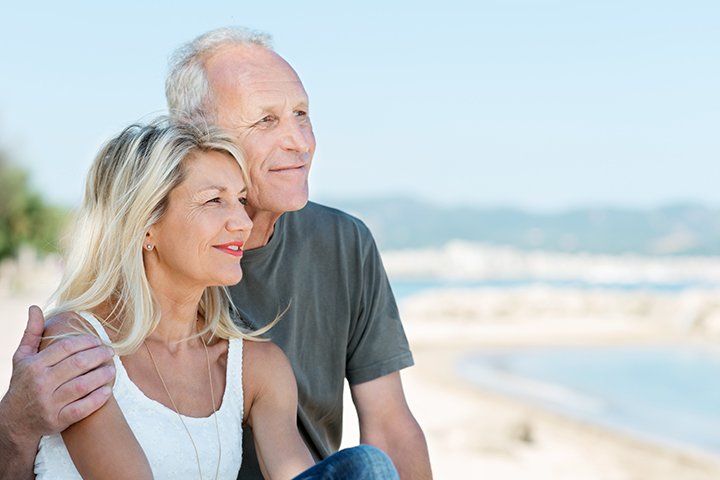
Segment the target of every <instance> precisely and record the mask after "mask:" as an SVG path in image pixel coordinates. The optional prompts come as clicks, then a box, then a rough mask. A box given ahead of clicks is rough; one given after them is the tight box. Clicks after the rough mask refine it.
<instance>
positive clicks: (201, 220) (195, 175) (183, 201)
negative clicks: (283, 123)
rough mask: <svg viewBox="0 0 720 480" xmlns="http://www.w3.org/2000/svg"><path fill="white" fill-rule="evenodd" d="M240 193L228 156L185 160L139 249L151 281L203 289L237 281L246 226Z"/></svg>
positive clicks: (197, 155) (237, 168)
mask: <svg viewBox="0 0 720 480" xmlns="http://www.w3.org/2000/svg"><path fill="white" fill-rule="evenodd" d="M245 195H246V185H245V181H244V180H243V175H242V171H241V170H240V166H239V165H238V163H237V162H236V161H235V159H234V158H232V157H231V156H230V155H228V154H226V153H222V152H216V151H211V152H198V153H195V154H193V155H192V156H191V157H189V158H187V159H185V179H184V180H183V182H182V183H181V184H180V185H178V186H177V187H175V188H174V189H173V190H172V191H171V192H170V195H169V199H168V206H167V209H166V211H165V213H164V214H163V216H162V218H161V219H160V221H159V222H158V223H156V224H155V225H153V226H152V227H151V228H150V230H149V232H148V235H147V237H146V239H145V245H148V244H151V245H152V246H153V249H152V250H147V249H146V250H144V252H145V253H144V255H145V270H146V272H147V274H148V279H149V280H150V282H151V284H153V283H155V281H157V282H161V283H159V284H158V286H160V285H166V286H169V287H170V288H182V287H184V286H187V287H190V288H200V289H204V288H205V287H208V286H214V285H234V284H236V283H238V282H239V281H240V279H241V278H242V270H241V268H240V259H241V258H242V255H243V245H244V243H245V241H246V240H247V238H248V236H249V235H250V229H251V228H252V221H251V220H250V217H248V215H247V213H246V212H245ZM153 286H154V287H155V285H153Z"/></svg>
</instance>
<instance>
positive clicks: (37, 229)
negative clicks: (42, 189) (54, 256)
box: [0, 152, 68, 260]
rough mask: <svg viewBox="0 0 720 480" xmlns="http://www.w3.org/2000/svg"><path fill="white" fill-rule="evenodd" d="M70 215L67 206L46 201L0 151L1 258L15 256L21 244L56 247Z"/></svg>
mask: <svg viewBox="0 0 720 480" xmlns="http://www.w3.org/2000/svg"><path fill="white" fill-rule="evenodd" d="M67 218H68V212H67V211H66V210H64V209H62V208H58V207H54V206H50V205H48V204H46V203H45V202H44V201H43V199H42V197H40V195H39V194H38V193H36V192H34V191H33V190H32V189H31V188H30V184H29V182H28V175H27V173H25V172H24V171H23V170H22V169H20V168H18V167H16V166H14V165H12V164H11V163H10V162H9V160H8V158H7V156H6V155H5V154H3V153H2V152H0V260H2V259H4V258H7V257H11V256H14V255H15V254H16V253H17V251H18V249H19V248H20V246H21V245H29V246H32V247H34V248H35V249H36V250H38V251H40V252H53V251H56V250H57V248H58V237H59V235H60V232H61V230H62V228H63V226H64V224H65V222H66V221H67Z"/></svg>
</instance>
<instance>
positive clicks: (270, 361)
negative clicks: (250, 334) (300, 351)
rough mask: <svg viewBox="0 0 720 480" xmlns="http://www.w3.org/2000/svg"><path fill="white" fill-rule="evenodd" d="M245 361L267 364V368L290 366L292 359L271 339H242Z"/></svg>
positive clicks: (247, 362)
mask: <svg viewBox="0 0 720 480" xmlns="http://www.w3.org/2000/svg"><path fill="white" fill-rule="evenodd" d="M242 349H243V360H244V361H243V363H244V364H245V366H246V368H247V367H248V365H250V364H258V365H263V366H267V368H274V367H283V366H284V365H287V366H288V367H290V361H289V360H288V358H287V355H285V352H283V351H282V349H281V348H280V347H278V346H277V345H276V344H274V343H273V342H270V341H267V342H265V341H258V340H247V339H243V340H242Z"/></svg>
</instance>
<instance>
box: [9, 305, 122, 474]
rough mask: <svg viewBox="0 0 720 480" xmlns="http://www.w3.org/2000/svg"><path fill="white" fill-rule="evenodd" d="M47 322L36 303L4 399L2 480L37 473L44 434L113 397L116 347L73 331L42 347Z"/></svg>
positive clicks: (79, 417)
mask: <svg viewBox="0 0 720 480" xmlns="http://www.w3.org/2000/svg"><path fill="white" fill-rule="evenodd" d="M44 327H45V322H44V319H43V314H42V311H41V310H40V308H38V307H37V306H35V305H33V306H31V307H30V309H29V311H28V322H27V327H26V328H25V333H24V335H23V337H22V339H21V340H20V345H19V346H18V349H17V350H16V351H15V354H14V355H13V371H12V377H11V379H10V387H9V389H8V391H7V393H6V394H5V396H4V397H3V398H2V400H0V465H1V466H2V467H0V479H3V480H4V479H9V478H13V479H15V478H33V475H32V471H33V462H34V458H35V454H36V452H37V445H38V442H39V441H40V437H42V436H43V435H51V434H54V433H58V432H61V431H63V430H65V429H66V428H67V427H68V426H69V425H71V424H73V423H75V422H77V421H79V420H81V419H83V418H85V417H87V416H88V415H90V414H91V413H93V412H94V411H96V410H97V409H98V408H100V407H101V406H102V405H103V404H104V403H105V402H106V401H107V399H108V398H109V397H110V394H111V387H110V386H111V385H112V382H113V380H114V378H115V368H114V366H113V364H112V355H113V353H112V350H111V349H110V348H109V347H106V346H103V345H102V344H101V342H100V340H99V339H98V338H97V337H95V336H92V335H73V336H69V337H66V338H62V339H60V340H57V341H56V342H54V343H52V344H50V345H49V346H48V347H46V348H44V349H43V350H42V351H38V350H39V347H40V342H41V340H42V334H43V330H44Z"/></svg>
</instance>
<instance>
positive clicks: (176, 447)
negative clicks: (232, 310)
mask: <svg viewBox="0 0 720 480" xmlns="http://www.w3.org/2000/svg"><path fill="white" fill-rule="evenodd" d="M81 315H82V317H83V318H85V319H86V320H87V321H88V322H89V323H90V324H91V325H92V326H93V327H94V328H95V330H97V332H98V335H99V336H100V338H101V339H102V340H104V341H105V342H110V338H109V337H108V335H107V332H105V329H104V328H103V326H102V325H101V324H100V322H99V321H98V320H97V319H96V318H95V317H94V316H92V314H89V313H81ZM242 342H243V341H242V340H241V339H232V340H230V341H229V345H228V361H227V372H226V375H225V393H224V394H223V398H222V403H221V405H220V409H219V410H218V411H217V413H216V414H217V416H218V418H217V424H218V428H219V430H220V442H221V444H222V450H221V452H222V457H221V460H220V470H219V475H218V478H221V479H232V480H235V479H236V478H237V475H238V471H239V470H240V463H241V461H242V419H243V392H242V357H243V356H242V347H243V344H242ZM113 361H114V362H115V369H116V372H117V373H116V376H115V385H114V386H113V395H114V396H115V400H117V403H118V405H119V406H120V409H121V410H122V412H123V415H124V416H125V420H126V421H127V423H128V425H130V428H131V429H132V431H133V433H134V434H135V438H137V440H138V442H139V443H140V446H141V447H142V449H143V451H144V452H145V455H146V456H147V459H148V461H149V462H150V467H151V468H152V471H153V476H154V477H155V478H156V479H178V478H182V479H194V478H198V465H197V460H196V457H195V450H194V449H193V446H192V443H191V442H190V439H189V438H188V435H187V432H186V431H185V428H184V427H183V425H182V423H181V422H180V419H179V418H178V416H177V413H176V412H175V411H174V410H171V409H169V408H168V407H166V406H164V405H163V404H161V403H159V402H157V401H155V400H152V399H150V398H148V397H147V396H145V394H144V393H143V392H142V391H141V390H140V389H139V388H138V387H137V385H135V384H134V383H133V382H132V381H131V380H130V377H128V374H127V371H125V368H124V367H123V364H122V362H121V361H120V357H119V356H117V355H115V357H113ZM208 395H209V394H208ZM182 418H183V420H184V422H185V425H187V428H188V430H190V433H191V435H192V438H193V441H194V442H195V446H196V447H197V450H198V455H199V456H200V465H201V468H202V476H203V478H205V479H213V478H215V469H216V466H217V459H218V445H217V433H216V430H215V419H213V417H212V415H211V416H209V417H202V418H195V417H188V416H185V415H183V416H182ZM35 475H36V478H37V479H57V480H65V479H81V478H82V477H80V474H79V473H78V471H77V469H76V468H75V465H74V464H73V462H72V459H71V458H70V454H69V453H68V451H67V448H66V447H65V443H64V442H63V439H62V436H61V435H60V434H56V435H50V436H46V437H43V438H42V439H41V440H40V446H39V447H38V452H37V455H36V456H35Z"/></svg>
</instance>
